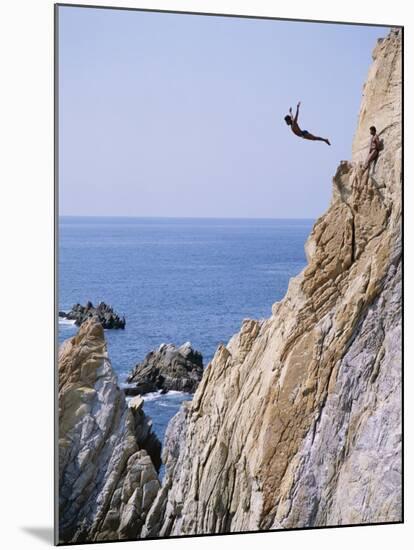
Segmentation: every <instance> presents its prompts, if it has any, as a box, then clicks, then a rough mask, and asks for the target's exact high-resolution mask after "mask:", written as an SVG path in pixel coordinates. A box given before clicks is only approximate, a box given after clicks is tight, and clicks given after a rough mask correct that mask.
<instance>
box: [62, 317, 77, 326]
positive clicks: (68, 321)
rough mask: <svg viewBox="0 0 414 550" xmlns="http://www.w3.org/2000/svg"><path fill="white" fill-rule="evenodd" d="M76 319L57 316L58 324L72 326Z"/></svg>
mask: <svg viewBox="0 0 414 550" xmlns="http://www.w3.org/2000/svg"><path fill="white" fill-rule="evenodd" d="M75 323H76V321H75V320H74V319H65V318H64V317H59V325H66V326H74V325H75Z"/></svg>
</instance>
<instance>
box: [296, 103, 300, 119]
mask: <svg viewBox="0 0 414 550" xmlns="http://www.w3.org/2000/svg"><path fill="white" fill-rule="evenodd" d="M299 107H300V101H299V103H298V104H297V106H296V115H295V122H297V121H298V117H299Z"/></svg>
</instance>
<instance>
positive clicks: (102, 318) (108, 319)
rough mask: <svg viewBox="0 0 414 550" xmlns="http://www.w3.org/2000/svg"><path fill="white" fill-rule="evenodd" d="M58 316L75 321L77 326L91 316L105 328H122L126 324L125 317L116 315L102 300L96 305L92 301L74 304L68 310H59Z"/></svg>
mask: <svg viewBox="0 0 414 550" xmlns="http://www.w3.org/2000/svg"><path fill="white" fill-rule="evenodd" d="M59 317H62V318H63V319H68V320H71V321H75V324H76V325H77V326H80V325H81V324H82V323H83V322H84V321H86V320H87V319H92V318H95V319H96V320H97V321H98V322H99V323H100V324H101V325H102V326H103V328H106V329H110V328H114V329H124V328H125V324H126V321H125V317H120V316H119V315H117V314H116V313H115V312H114V310H113V309H112V308H111V306H108V305H107V304H105V303H104V302H101V303H100V304H99V305H98V306H96V307H95V306H94V305H93V304H92V302H87V303H86V306H82V305H81V304H75V305H74V306H73V307H72V309H71V310H70V311H67V312H65V311H59Z"/></svg>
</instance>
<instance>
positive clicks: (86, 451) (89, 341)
mask: <svg viewBox="0 0 414 550" xmlns="http://www.w3.org/2000/svg"><path fill="white" fill-rule="evenodd" d="M138 399H139V398H138ZM141 401H142V400H141ZM141 401H137V400H135V402H134V403H133V404H132V407H131V408H128V407H127V405H126V402H125V398H124V395H123V392H121V390H120V389H119V388H118V386H117V380H116V377H115V375H114V373H113V371H112V368H111V363H110V361H109V358H108V354H107V350H106V344H105V340H104V332H103V328H102V326H101V325H100V324H99V323H98V322H96V321H95V320H90V321H86V322H84V323H83V324H82V326H81V328H80V330H79V332H78V334H77V335H76V336H74V337H73V338H71V339H70V340H67V341H66V342H64V344H63V345H62V346H61V348H60V350H59V541H60V542H86V541H89V542H92V541H94V540H117V539H125V538H134V537H137V536H138V534H139V532H140V530H141V527H142V525H143V523H144V521H145V517H146V513H147V511H148V510H149V507H150V505H151V504H152V502H153V500H154V497H155V495H156V494H157V492H158V489H159V486H160V485H159V481H158V477H157V473H156V470H155V468H154V466H153V463H152V461H151V458H150V456H149V455H148V454H147V451H146V449H147V450H148V453H149V454H150V455H151V456H153V459H154V461H155V462H157V456H156V455H157V451H158V460H159V442H158V440H156V438H155V436H154V434H153V433H152V431H151V423H150V422H149V420H148V417H145V415H144V413H143V411H142V402H141Z"/></svg>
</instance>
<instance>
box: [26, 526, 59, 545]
mask: <svg viewBox="0 0 414 550" xmlns="http://www.w3.org/2000/svg"><path fill="white" fill-rule="evenodd" d="M20 529H21V530H22V531H24V532H25V533H27V534H28V535H31V536H32V537H34V538H36V539H38V540H41V541H43V542H47V543H48V544H49V545H51V546H53V545H54V542H55V541H54V537H53V534H54V533H53V527H20Z"/></svg>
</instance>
